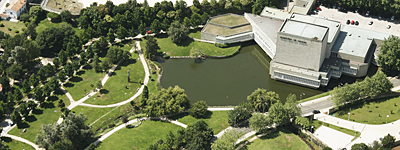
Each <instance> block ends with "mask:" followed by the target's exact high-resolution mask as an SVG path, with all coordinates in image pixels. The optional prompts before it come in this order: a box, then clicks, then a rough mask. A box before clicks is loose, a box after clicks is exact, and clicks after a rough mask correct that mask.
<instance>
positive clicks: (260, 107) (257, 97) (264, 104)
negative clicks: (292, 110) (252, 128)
mask: <svg viewBox="0 0 400 150" xmlns="http://www.w3.org/2000/svg"><path fill="white" fill-rule="evenodd" d="M278 100H279V95H278V94H277V93H275V92H273V91H269V92H267V90H265V89H260V88H258V89H256V90H254V92H253V93H251V94H250V95H249V96H247V101H248V102H249V103H250V104H252V105H253V107H254V108H255V110H256V111H259V112H266V111H268V110H269V108H270V107H271V105H272V104H275V103H276V102H277V101H278Z"/></svg>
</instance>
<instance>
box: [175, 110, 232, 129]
mask: <svg viewBox="0 0 400 150" xmlns="http://www.w3.org/2000/svg"><path fill="white" fill-rule="evenodd" d="M170 118H171V119H173V120H175V119H178V121H179V122H182V123H184V124H186V125H190V124H193V123H195V122H196V121H198V120H204V121H205V122H206V123H207V124H208V126H209V127H211V128H212V129H213V130H214V134H218V133H219V132H221V131H222V130H224V129H226V128H227V127H229V123H228V111H208V112H207V115H206V117H205V118H204V119H196V118H194V117H192V116H190V115H189V114H188V113H182V114H179V115H176V116H173V117H170Z"/></svg>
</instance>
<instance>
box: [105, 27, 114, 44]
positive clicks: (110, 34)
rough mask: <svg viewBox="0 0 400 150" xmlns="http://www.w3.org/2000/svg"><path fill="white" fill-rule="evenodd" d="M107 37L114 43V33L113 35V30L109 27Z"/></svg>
mask: <svg viewBox="0 0 400 150" xmlns="http://www.w3.org/2000/svg"><path fill="white" fill-rule="evenodd" d="M107 38H108V41H110V43H114V41H115V35H114V31H113V30H112V29H111V28H110V29H109V30H108V33H107Z"/></svg>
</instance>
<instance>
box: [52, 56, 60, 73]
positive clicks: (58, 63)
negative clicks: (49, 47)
mask: <svg viewBox="0 0 400 150" xmlns="http://www.w3.org/2000/svg"><path fill="white" fill-rule="evenodd" d="M53 64H54V67H55V68H56V70H58V68H60V59H59V58H58V57H56V58H54V60H53Z"/></svg>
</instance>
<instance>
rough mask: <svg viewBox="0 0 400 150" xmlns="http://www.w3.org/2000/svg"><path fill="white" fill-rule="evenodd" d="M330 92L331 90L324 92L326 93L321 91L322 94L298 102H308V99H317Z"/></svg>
mask: <svg viewBox="0 0 400 150" xmlns="http://www.w3.org/2000/svg"><path fill="white" fill-rule="evenodd" d="M329 93H330V92H324V93H321V94H318V95H314V96H311V97H308V98H305V99H302V100H301V101H298V103H304V102H307V101H310V100H314V99H317V98H321V97H324V96H328V95H329Z"/></svg>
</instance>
